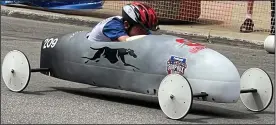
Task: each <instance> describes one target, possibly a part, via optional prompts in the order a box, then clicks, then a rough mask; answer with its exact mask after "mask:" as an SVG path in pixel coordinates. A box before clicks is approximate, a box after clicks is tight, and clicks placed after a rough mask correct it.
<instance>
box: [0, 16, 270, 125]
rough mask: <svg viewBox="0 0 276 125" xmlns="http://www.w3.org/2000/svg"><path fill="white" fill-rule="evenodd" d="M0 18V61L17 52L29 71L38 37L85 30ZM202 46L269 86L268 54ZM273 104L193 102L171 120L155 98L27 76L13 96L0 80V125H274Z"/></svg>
mask: <svg viewBox="0 0 276 125" xmlns="http://www.w3.org/2000/svg"><path fill="white" fill-rule="evenodd" d="M1 18H2V20H1V62H2V61H3V58H4V56H5V55H6V54H7V53H8V52H9V51H11V50H14V49H18V50H21V51H23V52H24V53H25V54H26V55H27V57H28V59H29V61H30V64H31V67H32V68H36V67H38V66H39V62H40V61H39V59H40V55H39V54H40V46H41V41H42V40H43V39H44V38H46V37H50V36H56V35H62V34H66V33H70V32H75V31H78V30H90V29H91V27H83V26H74V25H67V24H60V23H50V22H41V21H34V20H26V19H17V18H12V17H4V16H1ZM91 26H92V25H91ZM204 44H205V45H206V46H207V47H209V48H212V49H214V50H216V51H218V52H220V53H222V54H223V55H225V56H226V57H228V58H229V59H230V60H231V61H232V62H233V63H234V64H235V65H236V67H237V68H238V70H239V72H240V74H242V73H243V72H244V71H245V70H246V69H248V68H251V67H258V68H262V69H264V70H265V71H266V72H267V73H268V74H269V75H270V76H271V78H272V79H273V84H274V82H275V81H274V76H275V73H274V65H275V63H274V55H273V54H267V52H266V51H265V50H263V49H250V48H246V47H241V46H239V47H235V46H228V45H220V44H207V43H204ZM210 75H211V74H210ZM274 105H275V103H274V99H273V101H272V104H271V105H270V106H269V107H268V109H266V110H265V111H263V112H261V113H253V112H250V111H248V110H247V109H246V108H245V107H244V106H243V104H242V103H241V101H238V102H237V103H233V104H223V103H222V104H218V103H208V102H200V101H194V105H193V107H192V111H191V112H190V113H189V114H188V115H187V116H186V117H185V118H184V119H182V120H178V121H177V120H171V119H168V118H166V116H165V115H164V113H163V112H162V110H161V109H160V107H159V105H158V103H157V98H155V97H151V96H145V95H141V94H136V93H131V92H125V91H119V90H112V89H106V88H98V87H93V86H88V85H84V84H79V83H74V82H69V81H64V80H59V79H55V78H52V77H48V76H45V75H41V74H40V73H32V76H31V80H30V83H29V85H28V87H27V88H26V89H25V90H24V92H23V93H14V92H10V91H9V90H8V89H7V87H6V86H5V84H4V82H3V80H2V77H1V124H9V123H13V124H39V123H44V124H69V123H71V124H97V123H98V124H101V123H102V124H103V123H112V124H120V123H122V124H123V123H126V124H130V123H132V124H136V123H148V124H174V123H176V124H192V123H200V124H253V123H254V124H256V123H257V124H274V120H275V110H274Z"/></svg>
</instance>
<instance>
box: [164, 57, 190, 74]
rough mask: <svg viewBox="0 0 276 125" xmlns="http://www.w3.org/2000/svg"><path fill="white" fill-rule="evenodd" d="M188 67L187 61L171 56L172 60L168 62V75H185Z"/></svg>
mask: <svg viewBox="0 0 276 125" xmlns="http://www.w3.org/2000/svg"><path fill="white" fill-rule="evenodd" d="M186 67H187V64H186V59H185V58H181V57H177V56H171V58H170V59H169V60H168V61H167V73H168V74H180V75H184V71H185V69H186Z"/></svg>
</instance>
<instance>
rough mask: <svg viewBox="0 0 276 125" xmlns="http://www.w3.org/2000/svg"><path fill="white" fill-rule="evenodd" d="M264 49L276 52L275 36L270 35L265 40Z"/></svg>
mask: <svg viewBox="0 0 276 125" xmlns="http://www.w3.org/2000/svg"><path fill="white" fill-rule="evenodd" d="M264 49H265V50H266V51H267V52H269V53H275V36H274V35H269V36H267V37H266V39H265V40H264Z"/></svg>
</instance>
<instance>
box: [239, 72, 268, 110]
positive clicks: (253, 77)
mask: <svg viewBox="0 0 276 125" xmlns="http://www.w3.org/2000/svg"><path fill="white" fill-rule="evenodd" d="M240 87H241V90H244V89H256V90H257V92H249V93H241V95H240V98H241V101H242V102H243V104H244V106H245V107H246V108H247V109H249V110H250V111H253V112H260V111H263V110H265V109H266V108H267V107H268V106H269V105H270V103H271V101H272V96H273V85H272V81H271V79H270V77H269V76H268V74H267V73H266V72H265V71H264V70H262V69H259V68H250V69H248V70H246V71H245V72H244V73H243V75H242V77H241V85H240Z"/></svg>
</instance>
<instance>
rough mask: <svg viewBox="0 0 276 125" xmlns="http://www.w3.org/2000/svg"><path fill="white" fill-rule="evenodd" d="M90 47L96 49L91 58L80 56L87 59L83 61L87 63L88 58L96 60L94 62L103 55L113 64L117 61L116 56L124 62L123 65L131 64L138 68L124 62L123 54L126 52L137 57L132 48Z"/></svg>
mask: <svg viewBox="0 0 276 125" xmlns="http://www.w3.org/2000/svg"><path fill="white" fill-rule="evenodd" d="M90 48H91V49H93V50H97V52H96V53H95V54H94V56H93V57H92V58H88V57H82V58H86V59H88V60H87V61H86V62H85V63H88V62H89V61H90V60H96V62H99V61H100V60H99V59H100V58H101V56H103V57H104V58H106V59H108V61H109V62H110V63H112V64H114V63H116V62H118V61H119V59H118V58H120V59H121V61H122V62H123V63H124V66H131V67H134V68H136V69H138V70H139V68H137V67H135V66H133V65H131V64H127V63H126V62H125V55H127V54H128V55H130V56H132V57H134V58H137V55H136V54H135V53H134V51H133V50H132V49H125V48H117V49H111V48H109V47H103V48H92V47H90Z"/></svg>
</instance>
